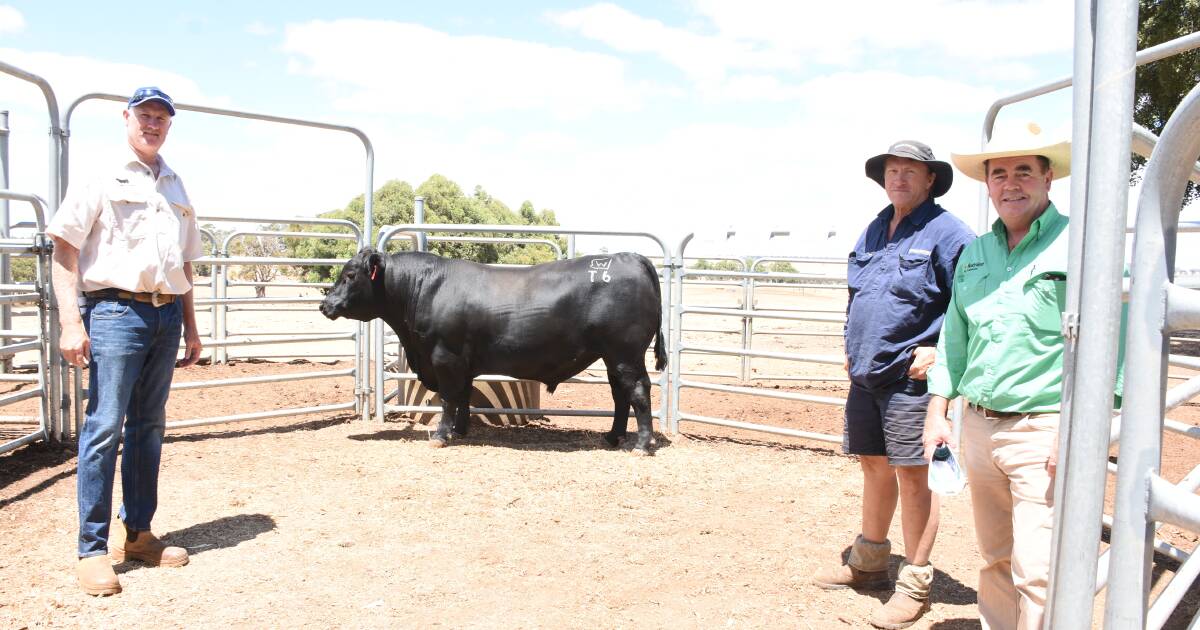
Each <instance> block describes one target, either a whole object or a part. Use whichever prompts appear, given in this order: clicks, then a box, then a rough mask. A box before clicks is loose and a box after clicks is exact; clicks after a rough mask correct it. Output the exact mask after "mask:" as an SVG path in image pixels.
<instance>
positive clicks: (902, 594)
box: [871, 562, 933, 630]
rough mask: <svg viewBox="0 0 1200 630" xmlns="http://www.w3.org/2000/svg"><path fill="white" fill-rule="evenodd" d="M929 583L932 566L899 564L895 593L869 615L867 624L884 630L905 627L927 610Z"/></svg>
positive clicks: (931, 580) (931, 577)
mask: <svg viewBox="0 0 1200 630" xmlns="http://www.w3.org/2000/svg"><path fill="white" fill-rule="evenodd" d="M932 584H933V565H932V564H926V565H925V566H920V567H918V566H914V565H911V564H909V563H908V562H901V563H900V571H899V573H897V574H896V592H895V593H893V594H892V598H891V599H889V600H888V601H887V603H886V604H884V605H883V606H880V607H879V608H877V609H875V612H874V613H871V625H873V626H875V627H876V628H884V629H885V630H898V629H899V628H907V627H909V626H911V625H913V624H914V623H916V621H917V620H918V619H920V618H921V615H924V614H925V611H927V610H929V587H930V586H931V585H932Z"/></svg>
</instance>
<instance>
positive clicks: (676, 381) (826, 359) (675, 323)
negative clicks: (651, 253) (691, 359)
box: [668, 234, 846, 443]
mask: <svg viewBox="0 0 1200 630" xmlns="http://www.w3.org/2000/svg"><path fill="white" fill-rule="evenodd" d="M693 236H694V235H692V234H689V235H688V236H686V237H684V238H683V240H682V241H681V242H680V244H679V247H678V249H677V250H676V255H677V256H679V257H682V256H684V255H685V253H686V251H687V246H688V243H689V242H691V240H692V238H693ZM710 274H717V275H723V276H730V277H735V278H747V279H748V278H768V277H770V278H774V279H797V280H804V279H812V278H814V277H815V276H812V275H805V274H790V273H788V274H784V273H774V274H767V273H752V272H728V271H719V272H709V271H694V270H688V269H684V268H679V269H678V270H677V271H676V274H675V282H676V284H677V287H678V288H677V289H676V290H675V291H674V293H673V294H674V295H675V296H677V297H676V300H675V301H674V302H673V303H672V305H671V326H670V327H669V329H668V330H669V332H670V342H669V343H668V348H669V349H670V355H671V360H670V378H669V380H668V382H669V383H670V386H671V395H670V403H671V410H670V414H669V416H668V417H669V421H670V431H672V432H678V431H679V424H680V422H681V421H689V422H697V423H700V424H709V425H717V426H725V427H732V428H737V429H745V430H750V431H759V432H764V433H773V434H777V435H788V436H792V437H799V438H805V439H811V440H817V441H822V442H831V443H841V441H842V437H841V436H840V435H837V436H835V435H829V434H822V433H815V432H810V431H799V430H796V429H789V428H785V427H776V426H771V425H767V424H760V423H753V422H743V421H740V420H733V419H730V418H716V417H712V416H706V415H702V414H697V413H691V412H689V411H686V410H685V409H683V408H682V407H683V404H682V397H683V390H684V389H698V390H708V391H718V392H724V393H729V394H738V395H745V396H761V397H765V398H777V399H784V400H795V401H803V402H814V403H818V404H826V405H834V406H843V405H845V402H846V401H845V400H844V399H841V398H834V397H830V396H814V395H810V394H802V393H794V392H780V391H775V390H767V389H761V388H753V387H740V386H732V385H722V384H719V383H709V382H705V381H698V380H690V379H686V378H684V376H685V374H684V371H683V355H684V353H689V352H691V353H706V354H723V355H730V356H738V357H743V358H745V357H760V358H770V359H779V360H787V361H800V362H808V363H820V364H827V365H839V366H840V365H842V363H843V361H844V356H843V355H837V356H822V355H808V354H796V353H785V352H767V351H755V350H751V349H750V348H748V347H747V346H746V344H745V343H744V344H743V346H742V347H740V348H737V347H721V346H705V345H696V344H689V343H685V341H684V338H683V334H682V333H683V330H684V324H683V319H684V316H685V315H689V314H698V315H722V316H728V317H740V318H744V319H745V320H753V319H754V318H764V319H775V320H789V321H817V322H833V323H837V322H844V321H845V316H844V315H828V314H808V313H796V312H786V311H767V310H756V309H754V308H753V301H748V302H747V303H746V305H745V307H744V308H713V307H697V306H690V305H688V304H685V303H684V302H683V298H682V296H683V288H682V287H683V282H684V281H685V280H686V279H687V278H688V277H689V276H704V275H710ZM748 338H749V337H748V336H747V337H746V339H748Z"/></svg>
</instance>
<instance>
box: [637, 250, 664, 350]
mask: <svg viewBox="0 0 1200 630" xmlns="http://www.w3.org/2000/svg"><path fill="white" fill-rule="evenodd" d="M638 258H640V259H641V263H642V269H645V270H646V274H647V275H649V276H650V282H651V284H652V286H653V287H654V299H655V300H656V301H657V302H658V303H659V304H662V285H661V284H660V283H659V279H658V268H657V267H655V266H654V263H652V262H650V259H649V258H646V257H645V256H641V255H638ZM658 317H659V320H658V325H657V326H655V328H657V329H658V332H656V333H655V335H654V369H656V370H659V371H660V372H661V371H662V369H663V368H665V367H667V349H666V347H665V345H664V344H663V336H664V335H663V329H662V311H661V310H660V311H659V315H658Z"/></svg>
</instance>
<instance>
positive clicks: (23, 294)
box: [0, 190, 61, 453]
mask: <svg viewBox="0 0 1200 630" xmlns="http://www.w3.org/2000/svg"><path fill="white" fill-rule="evenodd" d="M0 199H3V200H5V201H9V200H11V201H22V202H26V203H28V204H29V205H30V206H32V207H33V211H34V216H35V217H36V221H37V231H36V232H34V233H33V235H32V236H30V237H28V238H14V237H13V236H11V234H9V235H5V237H4V238H0V253H2V254H3V255H5V256H10V255H15V254H32V255H33V256H35V263H34V281H33V284H32V285H25V284H8V283H5V284H4V285H3V286H0V302H2V303H3V304H4V305H5V306H6V307H8V306H11V305H13V304H33V305H35V306H37V309H38V318H37V319H38V321H37V330H36V331H35V332H29V331H20V330H12V329H11V327H10V326H6V327H5V328H4V329H3V330H0V335H3V338H4V343H3V344H0V357H3V358H6V359H7V358H11V357H15V356H16V355H17V353H20V352H30V351H32V352H34V353H35V374H32V375H25V374H11V373H6V374H5V375H4V379H3V380H4V382H7V383H32V384H33V385H34V386H33V387H30V388H29V389H24V390H21V391H16V392H14V393H10V394H6V395H4V396H0V407H6V406H8V405H11V404H15V403H18V402H21V401H23V400H28V399H30V398H38V399H39V401H38V405H37V413H36V414H35V415H33V416H7V417H5V419H4V420H3V422H2V423H0V424H4V425H11V426H14V427H17V426H19V427H29V429H28V431H27V432H25V433H23V434H22V435H19V436H17V437H15V438H12V439H9V440H7V441H4V442H0V453H7V452H8V451H11V450H13V449H16V448H19V447H21V446H24V445H26V444H29V443H31V442H36V441H38V440H42V441H46V442H48V441H50V440H51V439H59V437H56V435H55V434H59V433H60V432H61V427H56V426H53V425H52V424H51V422H50V419H51V414H50V401H51V400H52V399H53V398H52V397H51V396H49V393H50V390H49V388H48V387H47V386H46V383H47V373H48V372H49V370H50V367H49V364H48V361H47V359H48V357H49V356H50V355H51V354H52V353H57V348H54V347H50V346H49V343H48V342H49V339H50V335H49V334H48V333H49V328H50V310H49V309H48V308H47V307H48V306H49V304H50V295H49V293H48V292H49V290H50V285H49V282H47V279H48V278H49V276H50V254H51V248H50V247H48V242H47V240H46V225H45V207H46V204H45V202H44V201H42V200H41V199H40V198H39V197H37V196H36V195H28V194H22V193H16V192H13V191H9V190H0ZM18 430H22V429H18Z"/></svg>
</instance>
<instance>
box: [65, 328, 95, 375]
mask: <svg viewBox="0 0 1200 630" xmlns="http://www.w3.org/2000/svg"><path fill="white" fill-rule="evenodd" d="M58 349H59V350H61V351H62V355H63V358H64V359H66V360H67V363H70V364H71V365H74V366H75V367H85V366H87V364H88V362H90V361H91V360H92V341H91V339H89V338H88V334H87V330H85V329H84V328H83V322H79V321H77V322H74V323H73V324H70V325H67V326H63V329H62V336H60V337H59V338H58Z"/></svg>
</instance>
